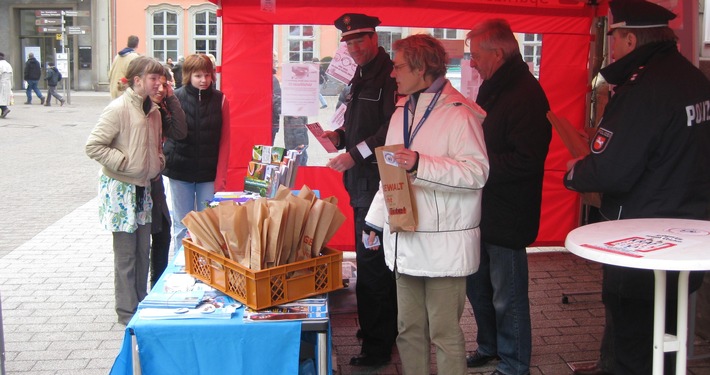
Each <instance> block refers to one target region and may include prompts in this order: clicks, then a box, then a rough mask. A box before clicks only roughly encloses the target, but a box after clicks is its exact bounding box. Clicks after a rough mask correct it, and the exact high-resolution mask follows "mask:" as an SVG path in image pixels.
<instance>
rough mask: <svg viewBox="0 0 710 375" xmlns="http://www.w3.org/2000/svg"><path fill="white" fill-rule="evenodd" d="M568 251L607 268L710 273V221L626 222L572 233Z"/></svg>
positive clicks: (604, 224)
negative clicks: (610, 266)
mask: <svg viewBox="0 0 710 375" xmlns="http://www.w3.org/2000/svg"><path fill="white" fill-rule="evenodd" d="M565 247H566V248H567V249H568V250H569V251H570V252H572V253H573V254H575V255H578V256H580V257H582V258H585V259H589V260H592V261H595V262H600V263H604V264H612V265H617V266H623V267H631V268H641V269H649V270H668V271H671V270H672V271H699V270H710V221H706V220H687V219H627V220H616V221H605V222H601V223H595V224H590V225H585V226H582V227H579V228H577V229H575V230H573V231H571V232H570V233H569V234H568V235H567V239H566V240H565Z"/></svg>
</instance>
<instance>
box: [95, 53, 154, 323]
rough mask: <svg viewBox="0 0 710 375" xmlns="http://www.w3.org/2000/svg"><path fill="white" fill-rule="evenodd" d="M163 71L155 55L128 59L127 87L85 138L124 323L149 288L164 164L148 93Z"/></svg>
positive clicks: (151, 91) (152, 92)
mask: <svg viewBox="0 0 710 375" xmlns="http://www.w3.org/2000/svg"><path fill="white" fill-rule="evenodd" d="M163 72H164V68H163V65H162V64H161V63H160V62H158V60H156V59H153V58H149V57H145V56H141V57H137V58H136V59H134V60H133V61H131V63H130V64H128V69H127V70H126V78H127V79H128V88H127V89H126V91H125V92H124V93H123V94H122V95H121V96H119V97H118V98H116V99H114V100H113V101H112V102H111V103H109V105H108V106H107V107H106V108H105V109H104V111H103V113H102V114H101V117H100V118H99V122H98V124H96V126H95V127H94V129H93V130H92V131H91V134H90V135H89V139H88V140H87V141H86V154H87V155H88V156H89V157H90V158H92V159H94V160H96V161H97V162H99V164H101V165H102V168H101V174H100V176H99V220H100V221H101V224H103V226H104V228H105V229H107V230H110V231H111V232H112V234H113V254H114V289H115V299H116V314H117V315H118V322H119V323H121V324H124V325H126V324H128V322H129V321H130V320H131V318H132V317H133V314H135V312H136V309H137V307H138V303H139V302H140V301H142V300H143V298H145V296H146V295H147V294H148V269H149V263H150V231H151V210H152V208H153V203H152V202H153V200H152V199H151V194H150V189H151V180H152V179H154V178H155V177H156V176H158V174H159V173H160V171H161V170H162V169H163V167H164V166H165V158H164V157H163V154H162V153H161V141H162V139H161V135H160V132H161V119H160V111H159V110H158V105H157V104H155V103H153V102H152V101H151V100H150V98H149V96H150V95H155V94H156V93H157V92H158V89H159V88H160V76H161V75H162V74H163Z"/></svg>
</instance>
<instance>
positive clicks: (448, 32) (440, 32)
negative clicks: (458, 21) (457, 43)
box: [432, 29, 458, 39]
mask: <svg viewBox="0 0 710 375" xmlns="http://www.w3.org/2000/svg"><path fill="white" fill-rule="evenodd" d="M432 34H433V35H434V38H437V39H458V38H457V35H458V30H457V29H434V32H433V33H432Z"/></svg>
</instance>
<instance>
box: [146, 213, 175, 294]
mask: <svg viewBox="0 0 710 375" xmlns="http://www.w3.org/2000/svg"><path fill="white" fill-rule="evenodd" d="M153 220H162V221H163V223H162V225H161V230H160V232H157V233H152V234H151V235H150V236H151V243H150V288H151V289H152V288H153V287H154V286H155V283H156V282H158V279H159V278H160V276H161V275H162V274H163V272H164V271H165V268H166V267H167V266H168V257H169V256H170V241H171V237H170V221H168V219H167V218H166V217H165V215H162V214H161V215H160V217H159V218H157V217H154V218H153Z"/></svg>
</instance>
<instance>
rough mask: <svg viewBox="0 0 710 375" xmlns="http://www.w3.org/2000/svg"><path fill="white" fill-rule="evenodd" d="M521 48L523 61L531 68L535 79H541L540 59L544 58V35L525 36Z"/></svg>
mask: <svg viewBox="0 0 710 375" xmlns="http://www.w3.org/2000/svg"><path fill="white" fill-rule="evenodd" d="M521 48H522V52H523V60H525V62H526V63H528V65H529V66H530V71H531V72H532V73H533V75H535V77H537V78H540V59H541V58H542V34H523V38H522V43H521Z"/></svg>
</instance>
